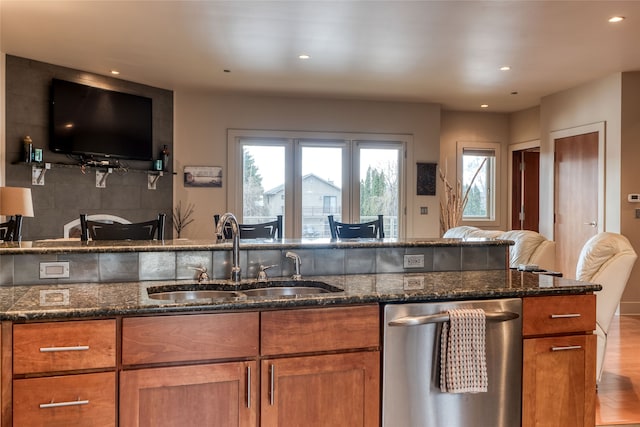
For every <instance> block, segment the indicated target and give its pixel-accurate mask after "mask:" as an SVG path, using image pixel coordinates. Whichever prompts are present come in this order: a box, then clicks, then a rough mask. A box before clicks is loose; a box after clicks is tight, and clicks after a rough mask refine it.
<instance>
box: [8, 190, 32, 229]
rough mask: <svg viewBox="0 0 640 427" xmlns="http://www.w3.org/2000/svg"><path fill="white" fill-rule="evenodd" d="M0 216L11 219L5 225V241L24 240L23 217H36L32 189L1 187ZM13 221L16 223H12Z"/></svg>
mask: <svg viewBox="0 0 640 427" xmlns="http://www.w3.org/2000/svg"><path fill="white" fill-rule="evenodd" d="M0 215H4V216H8V217H10V219H9V220H8V221H7V222H6V223H4V224H3V225H5V226H7V230H6V233H5V236H4V240H5V241H20V240H22V217H32V216H34V215H33V201H32V199H31V189H30V188H20V187H0ZM14 217H15V218H14ZM12 221H15V222H13V223H12Z"/></svg>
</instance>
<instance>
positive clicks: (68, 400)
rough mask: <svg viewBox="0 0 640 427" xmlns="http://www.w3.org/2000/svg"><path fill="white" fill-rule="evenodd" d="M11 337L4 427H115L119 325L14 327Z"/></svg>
mask: <svg viewBox="0 0 640 427" xmlns="http://www.w3.org/2000/svg"><path fill="white" fill-rule="evenodd" d="M12 338H13V346H12V353H13V358H12V360H13V396H12V402H13V405H12V407H13V410H12V421H11V420H10V418H11V417H7V416H5V417H3V420H2V421H3V426H7V425H10V424H11V422H12V424H13V425H14V426H74V425H91V426H115V425H116V404H115V400H116V373H115V367H116V322H115V320H85V321H68V322H51V323H30V324H15V325H13V330H12ZM4 342H7V340H5V341H4ZM4 372H6V371H4ZM5 415H6V414H5Z"/></svg>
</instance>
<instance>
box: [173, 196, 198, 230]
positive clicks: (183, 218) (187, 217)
mask: <svg viewBox="0 0 640 427" xmlns="http://www.w3.org/2000/svg"><path fill="white" fill-rule="evenodd" d="M194 208H195V206H194V204H193V203H189V204H188V205H187V206H186V208H185V209H184V210H183V209H182V200H180V201H179V202H178V205H177V206H176V207H175V208H174V209H173V228H174V229H175V230H176V233H177V235H178V237H177V238H178V239H179V238H180V233H182V230H184V229H185V228H186V227H187V225H189V224H191V223H192V222H193V219H192V218H191V216H192V215H193V210H194Z"/></svg>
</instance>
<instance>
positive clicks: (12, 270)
mask: <svg viewBox="0 0 640 427" xmlns="http://www.w3.org/2000/svg"><path fill="white" fill-rule="evenodd" d="M287 251H288V250H243V251H240V263H241V268H242V277H243V279H252V278H255V277H257V275H258V271H259V268H260V265H264V266H271V265H273V267H271V268H270V269H269V270H268V275H269V277H274V278H275V277H290V276H291V275H292V274H293V269H294V267H293V262H292V261H291V260H290V259H288V258H286V257H285V253H286V252H287ZM295 252H296V253H297V254H298V255H299V256H300V258H301V260H302V264H301V266H300V270H301V274H302V276H303V277H309V276H324V275H343V274H373V273H421V272H430V271H465V270H504V269H505V268H507V267H506V266H507V260H508V247H507V246H462V247H449V246H444V247H424V248H416V247H411V248H352V249H340V248H334V249H300V250H296V251H295ZM416 254H422V255H424V267H421V268H404V267H403V259H404V255H416ZM52 261H68V262H69V271H70V277H69V278H68V279H40V263H41V262H52ZM230 263H231V251H218V250H216V251H176V252H127V253H99V254H97V253H90V254H57V255H3V256H1V257H0V285H9V286H11V285H34V284H55V283H97V282H137V281H143V280H182V279H195V278H196V277H197V275H198V272H197V271H196V268H200V267H206V268H207V270H208V272H209V276H210V277H211V278H213V279H228V278H229V275H230Z"/></svg>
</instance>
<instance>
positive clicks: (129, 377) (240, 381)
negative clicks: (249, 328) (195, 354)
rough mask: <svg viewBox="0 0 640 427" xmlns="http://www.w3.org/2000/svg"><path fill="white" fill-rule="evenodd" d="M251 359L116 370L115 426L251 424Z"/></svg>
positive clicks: (254, 396)
mask: <svg viewBox="0 0 640 427" xmlns="http://www.w3.org/2000/svg"><path fill="white" fill-rule="evenodd" d="M256 366H257V365H256V362H234V363H218V364H209V365H193V366H175V367H167V368H149V369H140V370H133V371H123V372H121V373H120V424H119V425H120V427H130V426H140V427H163V426H167V427H169V426H171V427H174V426H212V427H233V426H243V427H245V426H251V427H255V426H256V419H257V417H256V416H257V411H256V409H255V408H257V403H258V402H257V400H256V399H257V392H258V376H257V372H256Z"/></svg>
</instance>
